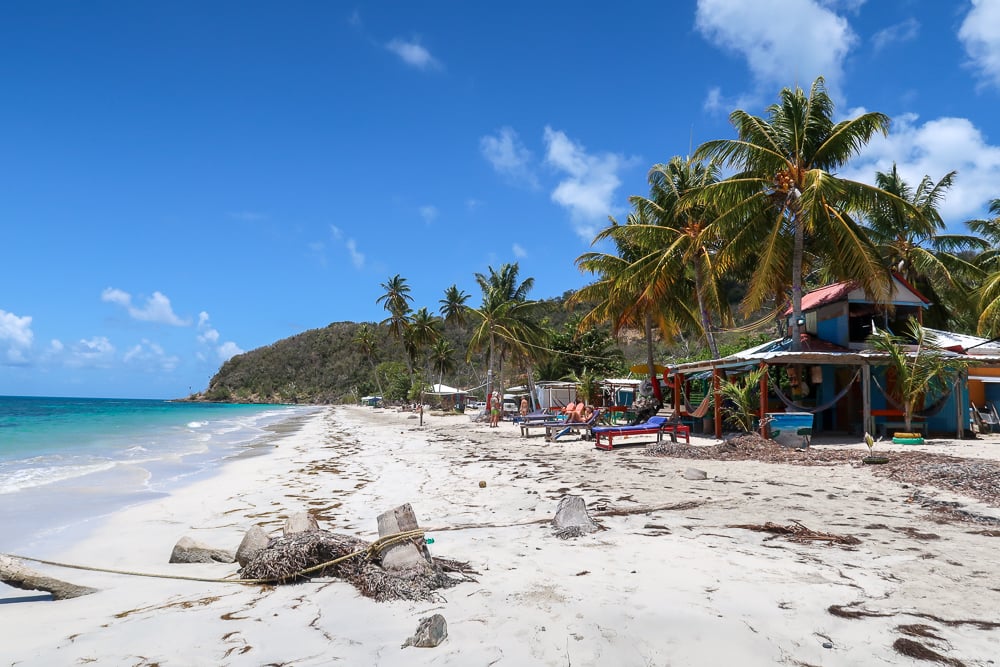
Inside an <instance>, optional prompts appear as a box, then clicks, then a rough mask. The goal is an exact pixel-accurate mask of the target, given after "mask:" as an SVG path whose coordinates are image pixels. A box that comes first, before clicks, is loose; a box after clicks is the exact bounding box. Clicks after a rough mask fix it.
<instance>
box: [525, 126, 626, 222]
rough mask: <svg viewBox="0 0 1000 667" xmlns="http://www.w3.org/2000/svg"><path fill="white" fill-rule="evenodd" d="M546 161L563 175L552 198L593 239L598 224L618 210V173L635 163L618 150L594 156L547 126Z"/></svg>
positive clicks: (545, 137) (619, 182)
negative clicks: (616, 152) (617, 151)
mask: <svg viewBox="0 0 1000 667" xmlns="http://www.w3.org/2000/svg"><path fill="white" fill-rule="evenodd" d="M544 139H545V145H546V147H547V150H546V155H545V161H546V162H547V163H548V164H550V165H551V166H553V167H555V168H556V170H558V171H560V172H563V174H564V177H563V179H562V180H561V181H560V182H559V185H557V186H556V189H555V190H554V191H553V192H552V201H554V202H556V203H557V204H559V205H560V206H563V207H565V208H567V209H569V211H570V216H571V217H572V219H573V222H574V223H575V227H576V232H577V234H579V235H580V236H581V237H582V238H583V239H584V240H587V241H590V240H592V239H593V236H594V234H595V233H596V231H597V223H599V222H600V223H603V221H604V219H605V218H606V217H607V216H608V215H610V214H612V213H614V212H615V211H616V210H617V209H616V208H615V206H614V205H613V203H612V199H613V198H614V195H615V191H616V190H617V189H618V186H619V185H621V179H620V178H618V172H619V171H620V170H621V169H624V168H626V167H628V166H630V165H631V164H632V163H634V162H635V160H636V159H635V158H626V157H625V156H623V155H620V154H615V153H601V154H599V155H591V154H589V153H587V151H586V149H585V148H584V147H583V146H582V145H580V144H577V143H575V142H574V141H572V140H571V139H570V138H569V137H567V136H566V135H565V134H564V133H563V132H560V131H558V130H553V129H552V128H551V127H546V128H545V135H544Z"/></svg>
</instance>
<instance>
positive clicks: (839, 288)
mask: <svg viewBox="0 0 1000 667" xmlns="http://www.w3.org/2000/svg"><path fill="white" fill-rule="evenodd" d="M892 277H893V278H895V279H896V280H898V281H899V282H900V284H901V285H902V286H903V287H905V288H906V289H908V290H909V291H910V292H912V293H913V296H915V297H917V298H918V299H920V300H921V301H923V302H924V303H926V304H930V299H928V298H927V297H925V296H924V295H923V294H921V293H920V292H918V291H917V289H916V288H915V287H914V286H913V285H911V284H910V283H908V282H906V280H905V279H904V278H903V276H901V275H899V274H898V273H895V272H893V274H892ZM860 286H861V285H860V283H858V282H857V281H856V280H846V281H844V282H841V283H833V284H832V285H827V286H825V287H820V288H819V289H814V290H813V291H811V292H809V293H808V294H803V295H802V312H803V313H804V312H806V311H810V310H816V309H817V308H819V307H820V306H825V305H826V304H828V303H836V302H838V301H841V300H843V299H846V298H847V295H848V294H850V293H851V292H853V291H854V290H856V289H857V288H858V287H860ZM791 314H792V307H791V306H789V307H788V308H787V309H786V310H785V317H788V316H789V315H791Z"/></svg>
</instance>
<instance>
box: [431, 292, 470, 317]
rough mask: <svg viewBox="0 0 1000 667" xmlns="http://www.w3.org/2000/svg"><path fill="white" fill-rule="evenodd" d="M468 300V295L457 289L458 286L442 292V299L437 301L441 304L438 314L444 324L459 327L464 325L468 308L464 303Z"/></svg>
mask: <svg viewBox="0 0 1000 667" xmlns="http://www.w3.org/2000/svg"><path fill="white" fill-rule="evenodd" d="M468 300H469V295H468V294H466V293H465V292H464V291H463V290H460V289H458V285H452V286H451V287H449V288H448V289H446V290H445V291H444V298H443V299H441V300H440V301H438V303H440V304H441V308H440V310H439V311H438V312H439V313H440V314H441V317H442V318H443V319H444V322H445V324H454V325H457V326H461V325H463V324H465V323H466V320H467V317H466V315H467V312H468V309H469V307H468V306H466V305H465V302H466V301H468Z"/></svg>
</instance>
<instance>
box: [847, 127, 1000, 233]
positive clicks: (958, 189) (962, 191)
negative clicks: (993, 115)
mask: <svg viewBox="0 0 1000 667" xmlns="http://www.w3.org/2000/svg"><path fill="white" fill-rule="evenodd" d="M893 161H895V162H896V164H897V166H898V169H899V172H900V174H901V175H902V176H903V179H904V180H905V181H906V182H907V183H909V184H910V185H911V186H914V187H915V186H916V185H917V184H918V183H919V182H920V179H922V178H923V177H924V176H925V175H927V176H930V177H931V178H932V179H934V181H937V180H939V179H940V178H941V177H942V176H944V175H945V174H947V173H948V172H950V171H952V170H957V171H958V176H957V177H956V179H955V184H954V185H953V186H952V188H951V189H950V190H948V193H947V197H946V199H945V200H944V201H943V202H941V205H940V207H939V210H940V211H941V216H942V218H944V220H945V223H946V224H947V225H948V226H949V228H950V229H952V230H953V231H956V232H965V231H967V230H966V229H964V228H963V227H962V225H961V223H962V222H964V221H966V220H969V219H971V218H976V217H980V216H983V215H985V214H986V209H987V206H988V202H989V201H990V199H992V198H994V197H996V196H997V187H996V184H997V183H998V182H1000V146H993V145H990V144H988V143H987V142H986V139H985V138H984V137H983V134H982V132H980V130H979V128H977V127H976V126H975V125H973V124H972V123H971V122H970V121H969V120H968V119H966V118H937V119H935V120H930V121H927V122H926V123H922V124H921V123H918V122H917V116H916V115H915V114H903V115H901V116H897V117H896V118H894V119H893V124H892V131H891V132H890V134H889V136H888V137H882V136H876V138H875V139H873V140H872V142H871V143H870V144H869V145H868V147H867V148H866V149H865V151H864V152H863V153H862V154H861V155H860V156H859V157H858V159H856V160H854V161H853V162H852V163H851V165H850V169H849V171H845V172H844V173H843V174H842V175H843V176H845V177H847V178H851V179H855V180H859V181H864V182H867V183H872V182H874V179H875V172H876V171H881V172H887V171H889V170H890V169H891V168H892V163H893Z"/></svg>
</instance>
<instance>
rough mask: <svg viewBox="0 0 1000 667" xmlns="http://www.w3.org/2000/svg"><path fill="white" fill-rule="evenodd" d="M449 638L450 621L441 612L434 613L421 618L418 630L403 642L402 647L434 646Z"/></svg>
mask: <svg viewBox="0 0 1000 667" xmlns="http://www.w3.org/2000/svg"><path fill="white" fill-rule="evenodd" d="M447 638H448V623H447V622H446V621H445V620H444V616H442V615H441V614H434V615H433V616H428V617H427V618H422V619H420V624H419V625H418V626H417V632H416V633H415V634H414V635H413V636H412V637H410V638H409V639H407V640H406V641H405V642H403V645H402V646H401V647H400V648H406V647H407V646H416V647H418V648H434V647H435V646H437V645H438V644H440V643H441V642H443V641H444V640H445V639H447Z"/></svg>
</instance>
